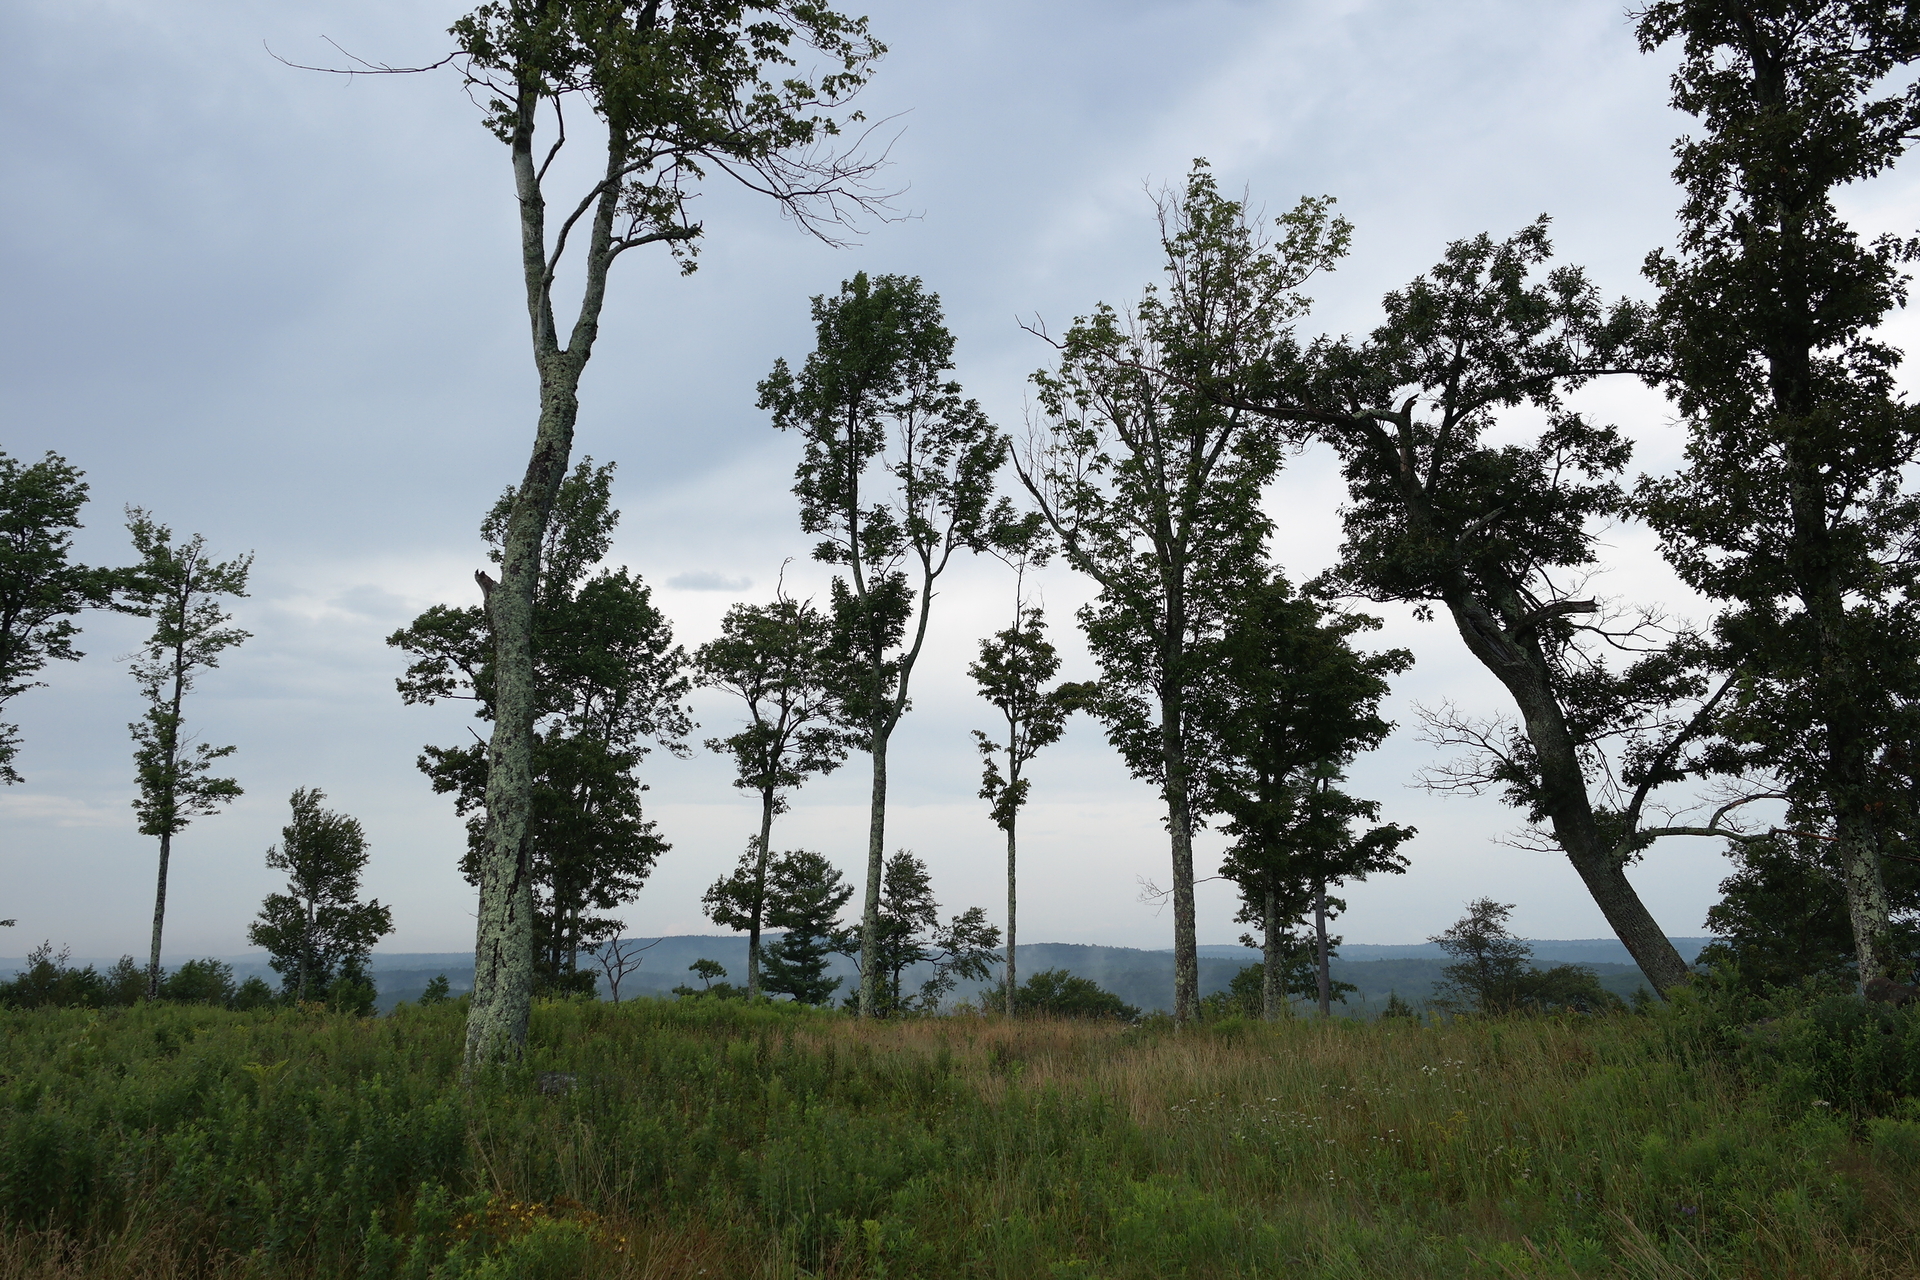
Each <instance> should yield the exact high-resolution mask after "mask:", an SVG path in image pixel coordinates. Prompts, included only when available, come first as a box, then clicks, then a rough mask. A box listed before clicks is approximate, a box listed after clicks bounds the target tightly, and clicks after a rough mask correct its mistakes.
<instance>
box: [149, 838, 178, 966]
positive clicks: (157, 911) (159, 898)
mask: <svg viewBox="0 0 1920 1280" xmlns="http://www.w3.org/2000/svg"><path fill="white" fill-rule="evenodd" d="M172 856H173V833H172V832H171V831H162V832H161V833H160V883H159V885H158V886H157V887H156V888H155V889H154V891H153V946H152V948H151V950H150V951H149V952H148V953H147V999H149V1000H158V999H159V998H160V927H161V925H163V924H164V923H165V922H166V918H167V862H168V860H169V859H170V858H171V857H172Z"/></svg>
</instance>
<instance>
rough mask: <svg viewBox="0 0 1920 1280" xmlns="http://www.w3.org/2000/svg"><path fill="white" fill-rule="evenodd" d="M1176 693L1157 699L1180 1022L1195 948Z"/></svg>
mask: <svg viewBox="0 0 1920 1280" xmlns="http://www.w3.org/2000/svg"><path fill="white" fill-rule="evenodd" d="M1182 715H1183V707H1182V705H1181V699H1180V698H1179V696H1178V695H1177V694H1176V695H1173V696H1171V697H1163V698H1162V699H1161V702H1160V745H1161V750H1162V751H1164V752H1165V754H1166V779H1167V781H1166V792H1167V794H1166V800H1167V830H1168V835H1169V836H1170V837H1171V840H1170V843H1171V845H1172V853H1173V1020H1174V1022H1175V1023H1176V1024H1177V1025H1180V1026H1185V1025H1186V1024H1187V1023H1188V1022H1190V1021H1191V1020H1192V1019H1193V1017H1194V1015H1195V1014H1196V1013H1198V1012H1199V1007H1200V949H1199V938H1198V935H1197V934H1196V932H1195V927H1194V908H1193V811H1192V809H1191V807H1190V806H1189V802H1188V798H1187V753H1186V742H1185V739H1184V736H1183V734H1182V732H1181V729H1182Z"/></svg>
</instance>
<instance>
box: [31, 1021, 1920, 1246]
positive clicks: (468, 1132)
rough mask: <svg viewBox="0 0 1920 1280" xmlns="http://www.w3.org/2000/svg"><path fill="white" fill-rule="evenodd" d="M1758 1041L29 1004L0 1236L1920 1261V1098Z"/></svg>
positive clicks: (1841, 1047)
mask: <svg viewBox="0 0 1920 1280" xmlns="http://www.w3.org/2000/svg"><path fill="white" fill-rule="evenodd" d="M1753 1011H1754V1010H1753V1009H1752V1008H1747V1009H1741V1008H1731V1007H1730V1008H1721V1007H1719V1006H1718V1005H1715V1004H1712V1003H1710V1002H1707V1001H1701V1000H1690V999H1688V998H1684V997H1683V998H1682V999H1681V1000H1680V1001H1677V1002H1676V1007H1672V1008H1663V1009H1659V1010H1657V1011H1655V1012H1654V1013H1653V1014H1652V1015H1651V1016H1649V1017H1619V1018H1599V1019H1581V1020H1578V1021H1576V1022H1567V1021H1562V1020H1555V1019H1537V1018H1535V1019H1520V1020H1506V1019H1498V1018H1489V1019H1484V1020H1482V1019H1474V1020H1464V1021H1461V1022H1457V1023H1454V1024H1452V1025H1446V1026H1425V1027H1422V1026H1414V1025H1410V1024H1409V1023H1408V1022H1406V1021H1405V1020H1400V1019H1389V1020H1384V1021H1382V1022H1379V1023H1373V1024H1357V1023H1348V1022H1346V1021H1345V1020H1339V1021H1336V1022H1334V1023H1331V1024H1325V1023H1319V1022H1317V1021H1316V1022H1308V1021H1293V1022H1287V1023H1281V1024H1278V1025H1275V1026H1273V1027H1265V1026H1260V1025H1250V1024H1247V1023H1244V1022H1243V1023H1238V1024H1232V1025H1228V1024H1215V1025H1214V1026H1213V1027H1210V1028H1201V1029H1197V1030H1195V1031H1192V1032H1188V1033H1182V1034H1180V1035H1172V1034H1168V1033H1167V1032H1166V1031H1165V1030H1162V1029H1159V1028H1156V1027H1155V1026H1153V1025H1151V1024H1142V1025H1139V1026H1121V1025H1117V1024H1116V1023H1115V1022H1114V1021H1113V1020H1110V1019H1086V1020H1078V1021H1064V1020H1063V1021H1039V1020H1036V1021H1034V1022H1018V1021H1016V1022H1003V1023H998V1024H986V1027H985V1029H983V1028H982V1024H980V1023H978V1022H977V1021H976V1020H974V1019H954V1020H942V1019H932V1020H916V1021H912V1022H906V1023H901V1024H897V1025H885V1024H883V1025H881V1026H879V1027H874V1026H872V1025H870V1024H869V1025H864V1026H863V1025H856V1024H852V1023H850V1022H848V1021H845V1020H843V1019H841V1018H839V1017H837V1016H836V1015H832V1014H827V1013H822V1012H819V1011H814V1010H807V1009H802V1008H795V1007H793V1006H790V1005H786V1004H770V1005H760V1006H749V1005H746V1004H744V1003H742V1002H737V1001H714V1000H691V1001H678V1002H664V1001H654V1000H637V1001H629V1002H626V1003H623V1004H621V1005H618V1006H615V1005H612V1004H597V1003H596V1004H587V1003H581V1002H552V1003H543V1004H540V1005H538V1006H536V1008H535V1010H534V1016H533V1024H532V1031H531V1035H530V1037H529V1042H528V1049H527V1055H528V1056H527V1061H526V1062H525V1063H524V1064H522V1065H521V1066H518V1067H516V1068H514V1069H512V1070H509V1071H505V1072H500V1073H497V1074H486V1075H482V1076H480V1077H478V1078H476V1079H474V1080H472V1081H465V1080H463V1079H462V1077H461V1074H460V1071H459V1060H460V1046H461V1025H460V1024H461V1011H460V1010H459V1009H458V1008H457V1007H441V1008H437V1009H420V1008H416V1007H412V1006H409V1007H407V1008H406V1009H404V1010H403V1011H402V1012H401V1013H400V1014H399V1015H397V1016H395V1017H393V1018H391V1019H379V1020H361V1019H355V1018H346V1017H341V1016H338V1015H333V1014H328V1013H324V1012H318V1011H314V1010H312V1009H311V1008H307V1009H285V1008H281V1009H276V1010H273V1011H271V1012H262V1013H253V1014H235V1013H228V1012H225V1011H222V1010H217V1009H210V1008H205V1007H197V1006H176V1005H142V1006H139V1007H137V1008H134V1009H130V1010H124V1011H106V1012H100V1011H89V1010H38V1011H25V1012H18V1011H16V1012H8V1013H6V1014H4V1015H0V1018H4V1020H5V1021H4V1031H5V1034H4V1035H0V1232H3V1233H4V1236H5V1242H6V1245H7V1247H9V1248H13V1249H15V1250H16V1253H15V1255H13V1256H24V1257H27V1258H35V1257H38V1256H42V1255H40V1254H36V1253H35V1252H34V1251H35V1250H47V1249H51V1248H66V1247H74V1248H88V1247H98V1246H104V1245H106V1244H107V1242H108V1241H109V1240H112V1241H114V1242H116V1246H117V1247H124V1246H126V1245H129V1244H135V1243H140V1244H144V1245H145V1247H147V1248H149V1249H152V1250H153V1251H154V1254H155V1262H154V1265H153V1267H152V1272H153V1273H155V1274H165V1273H167V1269H168V1266H169V1265H170V1261H169V1260H171V1259H175V1258H177V1259H179V1265H177V1266H172V1270H173V1271H175V1272H179V1273H191V1271H192V1270H193V1268H194V1266H197V1265H199V1264H198V1263H189V1262H188V1260H189V1259H194V1258H197V1259H201V1260H203V1261H204V1260H205V1259H206V1258H208V1257H209V1256H215V1255H226V1256H230V1257H231V1256H237V1257H242V1258H246V1259H247V1260H248V1263H247V1265H248V1266H250V1267H252V1268H254V1269H255V1270H256V1271H258V1272H260V1273H263V1274H269V1275H275V1276H284V1277H288V1278H289V1280H292V1278H294V1277H305V1276H327V1277H334V1276H346V1275H366V1276H369V1277H382V1278H384V1280H427V1278H428V1277H429V1276H430V1275H432V1274H433V1273H435V1272H436V1270H438V1274H439V1275H440V1276H442V1277H445V1276H462V1277H473V1276H479V1275H485V1276H489V1277H493V1278H496V1280H505V1278H506V1277H509V1276H514V1277H526V1276H538V1275H572V1274H585V1275H606V1274H620V1273H621V1272H622V1271H624V1270H626V1269H628V1268H631V1269H632V1270H633V1272H635V1273H644V1272H645V1271H646V1270H648V1269H651V1270H652V1271H653V1272H654V1273H655V1274H666V1275H671V1274H676V1273H680V1274H697V1273H698V1271H699V1269H700V1268H702V1267H704V1268H707V1270H708V1274H709V1275H752V1274H754V1273H755V1272H756V1271H768V1270H771V1271H773V1272H774V1273H775V1274H779V1273H780V1272H782V1271H784V1272H787V1273H789V1274H799V1273H812V1274H835V1273H839V1274H847V1275H856V1274H857V1275H878V1274H880V1273H881V1272H882V1271H883V1270H884V1272H885V1273H886V1274H889V1275H912V1276H916V1277H924V1278H925V1280H959V1278H960V1277H973V1276H981V1275H989V1276H991V1275H1006V1276H1080V1277H1088V1276H1107V1277H1114V1278H1115V1280H1120V1278H1125V1280H1159V1278H1160V1277H1167V1276H1177V1275H1182V1274H1185V1275H1188V1276H1193V1277H1203V1276H1218V1277H1226V1276H1234V1275H1243V1276H1251V1275H1262V1274H1267V1273H1269V1272H1271V1271H1272V1269H1273V1267H1274V1265H1275V1261H1274V1260H1275V1259H1276V1258H1278V1259H1283V1260H1288V1261H1286V1270H1287V1272H1288V1274H1294V1275H1302V1276H1310V1277H1321V1276H1324V1277H1327V1278H1328V1280H1332V1278H1333V1277H1340V1276H1345V1277H1352V1276H1358V1275H1383V1276H1389V1275H1390V1276H1408V1277H1432V1278H1433V1280H1439V1278H1440V1277H1456V1276H1472V1275H1479V1274H1486V1275H1498V1274H1502V1272H1501V1271H1500V1270H1499V1269H1498V1268H1497V1267H1495V1266H1494V1265H1493V1264H1492V1262H1490V1261H1489V1260H1492V1259H1498V1260H1502V1261H1503V1262H1504V1265H1505V1266H1506V1267H1507V1269H1508V1271H1510V1272H1512V1273H1514V1274H1546V1275H1553V1274H1563V1275H1576V1274H1579V1275H1594V1276H1599V1275H1610V1274H1614V1273H1615V1272H1617V1271H1619V1270H1620V1267H1619V1262H1620V1260H1621V1259H1635V1258H1645V1259H1652V1258H1656V1257H1659V1258H1666V1257H1671V1258H1675V1259H1684V1260H1686V1261H1685V1266H1686V1267H1688V1268H1691V1269H1692V1270H1694V1271H1697V1272H1700V1273H1703V1274H1705V1273H1708V1271H1709V1269H1711V1271H1712V1272H1713V1273H1718V1274H1724V1275H1819V1276H1822V1277H1823V1278H1824V1277H1835V1278H1836V1280H1869V1277H1872V1276H1875V1275H1898V1274H1905V1273H1908V1272H1911V1271H1912V1270H1913V1269H1914V1267H1915V1265H1916V1264H1917V1263H1920V1246H1917V1245H1916V1244H1915V1239H1914V1236H1913V1233H1912V1232H1911V1231H1910V1230H1908V1229H1907V1223H1908V1221H1909V1220H1908V1219H1907V1217H1906V1216H1905V1209H1904V1206H1903V1205H1902V1203H1901V1200H1902V1198H1901V1196H1899V1195H1898V1194H1883V1193H1882V1192H1881V1191H1879V1190H1876V1188H1889V1189H1894V1190H1896V1191H1897V1189H1898V1188H1901V1187H1904V1186H1905V1185H1907V1183H1906V1181H1905V1180H1906V1179H1908V1178H1910V1177H1911V1172H1910V1171H1911V1170H1912V1169H1913V1168H1914V1167H1915V1161H1916V1160H1920V1140H1916V1139H1915V1137H1914V1132H1915V1125H1914V1122H1913V1119H1912V1118H1911V1117H1910V1116H1909V1115H1907V1114H1906V1113H1905V1112H1904V1111H1903V1110H1902V1107H1903V1106H1904V1104H1903V1103H1902V1102H1900V1101H1899V1100H1898V1098H1897V1097H1895V1096H1894V1095H1895V1094H1897V1093H1898V1092H1899V1090H1897V1089H1896V1090H1893V1091H1890V1092H1888V1091H1885V1090H1883V1091H1882V1092H1885V1093H1886V1094H1887V1097H1888V1098H1890V1099H1892V1100H1891V1101H1890V1102H1889V1103H1888V1109H1886V1110H1884V1111H1879V1112H1871V1111H1868V1112H1862V1113H1861V1114H1862V1115H1863V1116H1865V1117H1866V1118H1865V1119H1864V1120H1863V1121H1862V1123H1861V1124H1860V1126H1859V1131H1858V1133H1857V1135H1855V1134H1852V1133H1850V1131H1849V1128H1848V1125H1847V1123H1846V1121H1847V1119H1848V1118H1849V1116H1848V1111H1847V1105H1848V1104H1847V1100H1846V1095H1844V1094H1842V1093H1841V1092H1838V1091H1835V1092H1833V1093H1831V1094H1827V1093H1815V1092H1812V1090H1813V1088H1814V1087H1816V1086H1815V1085H1814V1084H1812V1083H1810V1082H1804V1081H1799V1077H1797V1076H1794V1077H1792V1078H1788V1076H1789V1075H1790V1074H1791V1073H1779V1072H1776V1071H1775V1068H1774V1067H1772V1066H1769V1065H1767V1063H1766V1062H1765V1061H1763V1060H1762V1059H1760V1058H1758V1057H1754V1058H1750V1059H1743V1058H1741V1057H1740V1056H1739V1055H1740V1054H1741V1053H1743V1052H1746V1049H1745V1046H1747V1045H1748V1043H1749V1041H1750V1040H1760V1041H1761V1042H1762V1043H1764V1042H1765V1041H1764V1035H1765V1032H1766V1031H1767V1030H1768V1027H1765V1026H1762V1027H1756V1028H1754V1029H1753V1031H1752V1032H1747V1031H1743V1030H1742V1028H1743V1027H1745V1026H1746V1025H1747V1023H1746V1022H1744V1021H1743V1019H1746V1018H1747V1017H1748V1015H1749V1013H1750V1012H1753ZM1777 1012H1783V1013H1784V1007H1782V1009H1781V1010H1778V1011H1777ZM1827 1016H1828V1015H1827V1014H1824V1013H1811V1012H1810V1013H1805V1014H1794V1013H1787V1014H1785V1016H1784V1018H1783V1021H1791V1020H1792V1019H1794V1018H1798V1017H1806V1018H1807V1020H1808V1025H1809V1026H1812V1025H1815V1024H1816V1023H1817V1022H1818V1019H1820V1018H1824V1017H1827ZM1834 1016H1836V1017H1837V1016H1839V1015H1838V1011H1836V1013H1835V1015H1834ZM1865 1017H1866V1021H1867V1022H1868V1023H1871V1024H1873V1028H1871V1031H1872V1034H1871V1035H1868V1034H1866V1032H1867V1031H1868V1030H1869V1029H1870V1028H1868V1027H1867V1026H1866V1025H1865V1024H1864V1023H1863V1024H1862V1025H1861V1026H1860V1027H1857V1028H1856V1027H1853V1026H1852V1024H1842V1023H1834V1024H1831V1026H1829V1027H1828V1030H1827V1032H1825V1033H1823V1034H1824V1035H1825V1038H1824V1039H1823V1040H1821V1041H1820V1042H1819V1045H1823V1046H1825V1047H1818V1046H1816V1045H1814V1044H1813V1042H1807V1044H1808V1048H1807V1051H1808V1052H1809V1053H1816V1054H1817V1055H1825V1056H1824V1057H1818V1058H1817V1059H1807V1061H1815V1060H1817V1061H1821V1062H1827V1063H1829V1064H1830V1066H1831V1067H1832V1069H1833V1070H1835V1071H1838V1072H1839V1075H1840V1076H1841V1077H1844V1076H1845V1074H1846V1072H1847V1071H1850V1070H1855V1069H1857V1068H1858V1067H1859V1066H1860V1064H1862V1063H1863V1062H1864V1061H1865V1059H1864V1058H1862V1057H1861V1056H1860V1055H1862V1054H1872V1055H1873V1057H1872V1061H1873V1062H1874V1063H1877V1064H1879V1065H1878V1066H1876V1067H1875V1068H1874V1069H1875V1070H1889V1069H1899V1070H1905V1071H1908V1072H1909V1073H1910V1071H1911V1068H1910V1066H1909V1065H1907V1064H1911V1063H1912V1062H1914V1061H1920V1054H1916V1053H1915V1052H1914V1045H1913V1044H1911V1043H1909V1042H1908V1040H1907V1037H1909V1036H1910V1035H1911V1034H1912V1031H1911V1028H1912V1027H1913V1026H1914V1025H1916V1024H1915V1020H1914V1017H1913V1015H1911V1014H1908V1013H1906V1012H1905V1011H1900V1012H1893V1011H1887V1010H1880V1011H1877V1012H1869V1013H1867V1014H1866V1015H1865ZM1770 1025H1773V1024H1770ZM1879 1027H1890V1028H1892V1030H1891V1032H1888V1031H1884V1030H1879V1029H1877V1028H1879ZM1723 1034H1724V1036H1726V1037H1727V1038H1725V1039H1722V1038H1721V1037H1722V1036H1723ZM1799 1035H1800V1032H1799V1031H1798V1030H1794V1031H1791V1032H1789V1033H1788V1034H1787V1035H1785V1036H1784V1037H1783V1039H1782V1041H1781V1043H1782V1044H1789V1045H1800V1044H1801V1043H1802V1042H1801V1041H1800V1040H1799V1039H1798V1038H1797V1037H1799ZM1874 1037H1878V1039H1879V1040H1881V1041H1886V1042H1888V1049H1887V1051H1886V1052H1884V1053H1881V1052H1880V1051H1879V1050H1878V1049H1877V1048H1875V1047H1874V1046H1875V1045H1876V1043H1877V1042H1876V1040H1875V1039H1874ZM1847 1046H1851V1048H1848V1047H1847ZM1794 1052H1795V1053H1799V1052H1800V1050H1799V1049H1797V1048H1796V1049H1795V1050H1794ZM1847 1054H1851V1055H1853V1056H1851V1057H1848V1056H1846V1055H1847ZM1901 1055H1904V1059H1902V1057H1901ZM1792 1061H1794V1062H1799V1061H1801V1059H1799V1058H1795V1059H1793V1060H1792ZM1742 1063H1745V1064H1746V1065H1742ZM1042 1064H1044V1065H1045V1072H1046V1079H1045V1081H1044V1083H1042V1082H1040V1081H1038V1080H1035V1081H1032V1082H1031V1083H1030V1082H1029V1081H1028V1079H1027V1076H1028V1075H1029V1074H1030V1073H1035V1072H1037V1071H1038V1070H1039V1069H1040V1068H1041V1066H1042ZM1823 1069H1825V1068H1823ZM555 1071H557V1072H565V1073H569V1074H572V1075H575V1076H576V1077H577V1078H578V1079H579V1080H580V1081H581V1082H582V1083H583V1085H586V1084H588V1082H591V1083H590V1087H580V1088H575V1089H572V1090H568V1091H565V1092H562V1093H558V1094H549V1093H542V1092H541V1091H540V1090H539V1088H538V1087H537V1084H536V1082H537V1080H538V1078H539V1076H540V1075H541V1074H542V1073H545V1072H555ZM1744 1071H1754V1072H1774V1073H1775V1074H1773V1075H1766V1076H1764V1077H1762V1076H1758V1075H1756V1076H1754V1077H1752V1078H1753V1079H1754V1080H1755V1085H1749V1084H1747V1083H1745V1082H1744V1079H1745V1078H1743V1076H1742V1075H1741V1073H1742V1072H1744ZM1776 1075H1778V1076H1779V1083H1774V1080H1775V1076H1776ZM1842 1082H1844V1081H1842ZM1756 1086H1757V1088H1758V1092H1757V1093H1754V1092H1751V1090H1753V1089H1754V1088H1755V1087H1756ZM1817 1087H1818V1088H1820V1089H1828V1088H1831V1087H1834V1085H1833V1081H1832V1079H1831V1078H1822V1079H1821V1080H1820V1081H1819V1083H1818V1084H1817ZM1901 1087H1902V1088H1910V1087H1911V1086H1910V1084H1909V1085H1903V1086H1901ZM1794 1090H1799V1092H1793V1091H1794ZM1796 1100H1797V1101H1796ZM1815 1100H1821V1101H1826V1102H1828V1103H1830V1104H1831V1105H1830V1106H1828V1107H1818V1106H1815V1105H1813V1103H1814V1101H1815ZM155 1205H158V1206H163V1207H164V1212H163V1214H161V1215H159V1216H158V1217H156V1216H155V1215H154V1214H152V1213H151V1212H150V1208H151V1206H155ZM48 1231H51V1232H53V1233H54V1235H52V1236H45V1235H40V1234H38V1233H42V1232H48ZM63 1238H64V1240H65V1241H66V1242H67V1243H66V1244H60V1243H59V1241H60V1240H61V1239H63ZM20 1250H25V1251H26V1252H25V1253H20V1252H18V1251H20ZM1543 1258H1544V1259H1546V1261H1544V1262H1543V1261H1541V1259H1543ZM1556 1268H1557V1270H1556Z"/></svg>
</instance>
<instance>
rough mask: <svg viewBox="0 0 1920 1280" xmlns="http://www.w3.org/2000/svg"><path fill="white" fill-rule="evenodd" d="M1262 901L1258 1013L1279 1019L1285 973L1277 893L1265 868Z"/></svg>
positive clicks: (1266, 1017)
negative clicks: (1281, 951)
mask: <svg viewBox="0 0 1920 1280" xmlns="http://www.w3.org/2000/svg"><path fill="white" fill-rule="evenodd" d="M1262 878H1263V879H1264V880H1265V881H1266V905H1265V907H1264V909H1263V910H1262V911H1261V913H1260V922H1261V931H1260V1016H1261V1017H1262V1018H1264V1019H1266V1020H1267V1021H1268V1022H1278V1021H1280V1017H1281V1013H1282V1011H1283V1009H1284V1008H1285V1005H1286V1001H1287V990H1286V981H1285V977H1286V975H1285V974H1283V973H1282V972H1281V971H1280V895H1279V894H1277V893H1275V892H1274V888H1273V872H1271V871H1268V872H1266V873H1265V874H1264V875H1263V877H1262Z"/></svg>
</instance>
